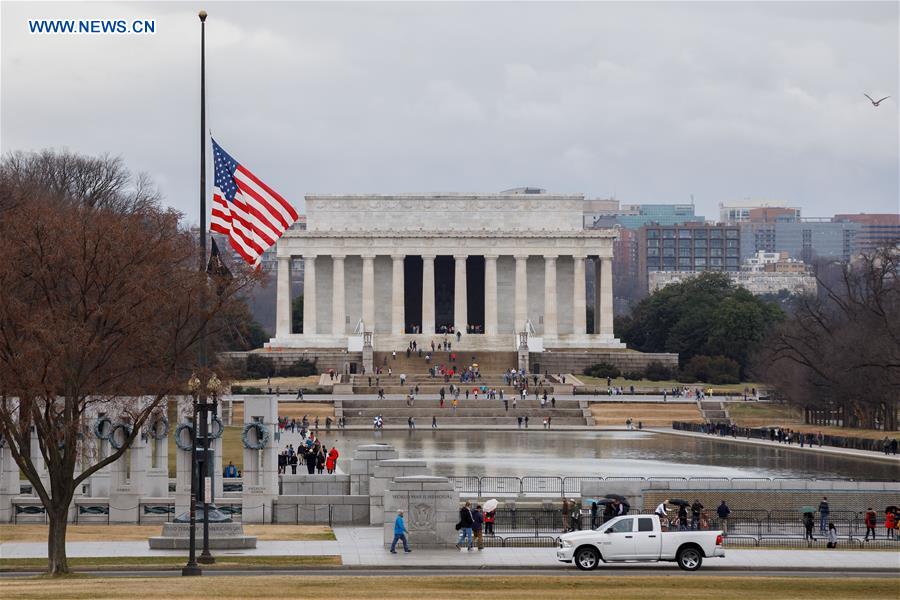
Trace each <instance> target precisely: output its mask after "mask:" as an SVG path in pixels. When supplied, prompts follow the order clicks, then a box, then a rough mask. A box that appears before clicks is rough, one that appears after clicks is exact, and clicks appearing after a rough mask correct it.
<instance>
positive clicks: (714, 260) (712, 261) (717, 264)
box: [709, 258, 722, 267]
mask: <svg viewBox="0 0 900 600" xmlns="http://www.w3.org/2000/svg"><path fill="white" fill-rule="evenodd" d="M709 264H710V266H713V267H721V266H722V259H721V258H711V259H709Z"/></svg>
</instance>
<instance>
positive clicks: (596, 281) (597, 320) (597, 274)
mask: <svg viewBox="0 0 900 600" xmlns="http://www.w3.org/2000/svg"><path fill="white" fill-rule="evenodd" d="M593 263H594V329H593V332H594V333H596V334H599V333H600V313H601V312H602V311H603V309H602V307H601V306H600V296H602V295H603V294H602V293H601V291H600V280H601V279H603V275H602V273H601V268H600V257H599V256H595V257H594V259H593Z"/></svg>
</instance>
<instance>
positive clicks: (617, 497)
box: [604, 494, 628, 504]
mask: <svg viewBox="0 0 900 600" xmlns="http://www.w3.org/2000/svg"><path fill="white" fill-rule="evenodd" d="M604 498H607V499H608V500H618V501H619V502H622V503H623V504H627V503H628V501H627V500H625V496H621V495H619V494H606V495H605V496H604Z"/></svg>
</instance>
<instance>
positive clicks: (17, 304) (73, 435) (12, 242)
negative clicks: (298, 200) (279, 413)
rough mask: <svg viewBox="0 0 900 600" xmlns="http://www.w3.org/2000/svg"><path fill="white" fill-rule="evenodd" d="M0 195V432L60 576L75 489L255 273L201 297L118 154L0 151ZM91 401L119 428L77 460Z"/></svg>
mask: <svg viewBox="0 0 900 600" xmlns="http://www.w3.org/2000/svg"><path fill="white" fill-rule="evenodd" d="M0 194H2V195H0V207H5V210H4V211H3V212H2V218H0V240H2V243H0V289H2V290H3V293H2V294H0V435H2V436H3V438H4V439H5V440H6V442H7V446H8V448H9V451H10V452H11V453H12V456H13V457H14V458H15V461H16V463H17V464H18V466H19V468H20V469H21V470H22V472H23V473H24V474H25V477H26V478H27V479H28V481H30V482H31V484H32V487H33V489H34V492H35V493H36V494H37V496H38V497H39V498H40V500H41V503H42V504H43V506H44V507H45V509H46V511H47V516H48V521H49V536H48V571H49V572H50V573H51V574H54V575H58V574H63V573H66V572H68V570H69V569H68V562H67V558H66V549H65V538H66V525H67V523H66V519H67V513H68V509H69V506H70V504H71V502H72V498H73V495H74V492H75V490H76V488H77V486H78V485H80V484H81V483H82V482H83V481H85V480H86V479H87V478H89V477H90V476H91V475H93V474H94V473H96V472H97V471H98V470H99V469H101V468H103V467H104V466H106V465H108V464H110V463H112V462H114V461H116V460H117V459H119V457H120V456H122V454H123V453H124V452H125V451H126V450H127V448H128V447H129V446H130V445H131V443H132V442H133V440H134V439H135V438H136V437H137V436H138V435H139V434H140V432H141V428H142V427H144V425H145V423H147V421H148V418H149V417H150V416H151V415H152V414H154V413H155V412H158V411H159V410H161V408H162V407H163V406H164V402H165V399H166V396H167V395H169V394H177V393H180V392H181V391H182V390H183V389H184V387H185V383H184V382H185V381H186V379H187V378H188V377H189V375H190V373H191V372H192V371H193V370H194V369H195V365H196V360H195V358H196V356H197V347H198V343H199V342H200V340H201V339H202V336H204V335H208V336H209V337H210V338H213V339H215V337H216V336H217V335H218V334H219V329H220V327H221V325H222V323H224V322H227V321H228V315H229V314H230V313H231V312H233V311H239V310H240V308H241V307H240V306H237V304H238V303H237V302H236V301H235V298H236V295H237V294H239V293H240V292H241V291H242V290H245V289H247V288H249V287H250V286H252V285H253V284H254V282H255V281H256V279H257V278H258V275H256V274H254V273H252V272H249V271H242V272H239V273H237V276H236V277H234V278H233V279H229V280H227V281H220V282H217V283H216V292H214V293H208V294H207V293H206V290H207V286H208V285H209V282H208V277H207V275H206V273H205V272H204V271H202V270H201V269H200V268H199V265H200V262H201V260H200V256H199V253H198V245H197V243H196V240H195V239H193V237H194V236H192V235H191V234H190V233H189V232H188V231H185V230H184V229H181V228H179V216H180V215H179V214H178V213H176V212H174V211H172V210H169V209H164V208H162V207H160V204H159V199H158V196H157V194H156V192H155V191H154V190H153V187H152V185H150V182H149V180H148V179H147V178H146V177H141V178H137V179H135V178H133V177H132V176H131V174H130V173H129V172H128V171H127V170H126V169H125V168H124V167H123V166H122V164H121V162H120V161H119V160H117V159H110V158H100V159H94V158H85V157H81V156H77V155H73V154H67V153H63V154H57V153H52V152H44V153H41V154H36V155H35V154H32V155H25V154H14V155H8V156H6V157H4V159H3V161H2V162H0ZM202 296H205V297H206V298H208V300H207V301H205V302H201V301H200V298H201V297H202ZM204 325H207V327H206V328H205V330H206V334H204V333H203V332H204ZM137 396H142V397H143V398H144V400H143V401H142V402H134V401H133V398H134V397H137ZM96 405H103V406H106V407H115V409H116V410H117V411H118V412H120V413H122V414H123V415H125V418H127V419H129V420H130V422H131V433H130V435H129V436H128V438H127V439H126V440H125V443H124V444H122V446H121V448H120V449H118V450H116V451H114V452H112V454H110V455H109V456H107V457H105V458H99V457H98V458H97V459H96V460H94V461H90V460H89V461H87V462H85V456H86V453H85V452H82V450H83V448H82V446H81V445H82V444H83V443H84V442H83V441H82V439H83V437H84V436H83V435H82V434H83V432H84V431H86V430H89V427H90V424H89V423H87V422H86V420H87V416H88V415H89V414H90V413H91V409H92V408H95V407H96ZM32 430H33V431H34V434H35V435H36V437H37V441H38V445H39V448H40V457H37V456H32V454H31V436H32ZM39 459H40V460H39ZM40 462H43V464H44V465H45V468H46V481H47V483H46V484H45V482H44V481H42V478H41V472H40V469H39V468H38V464H39V463H40ZM79 463H80V464H79ZM76 467H77V468H76Z"/></svg>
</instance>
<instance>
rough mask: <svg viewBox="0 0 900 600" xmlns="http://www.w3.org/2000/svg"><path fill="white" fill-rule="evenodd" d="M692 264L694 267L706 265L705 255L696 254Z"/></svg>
mask: <svg viewBox="0 0 900 600" xmlns="http://www.w3.org/2000/svg"><path fill="white" fill-rule="evenodd" d="M694 266H696V267H705V266H706V257H705V256H698V257H697V258H695V259H694Z"/></svg>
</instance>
